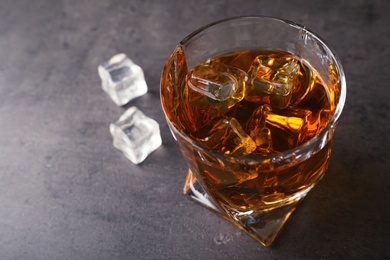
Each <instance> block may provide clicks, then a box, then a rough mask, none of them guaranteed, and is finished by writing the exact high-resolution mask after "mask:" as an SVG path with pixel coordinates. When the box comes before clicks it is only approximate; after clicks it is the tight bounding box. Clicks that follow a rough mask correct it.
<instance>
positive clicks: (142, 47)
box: [0, 0, 390, 259]
mask: <svg viewBox="0 0 390 260" xmlns="http://www.w3.org/2000/svg"><path fill="white" fill-rule="evenodd" d="M238 15H267V16H276V17H280V18H284V19H288V20H292V21H295V22H297V23H300V24H303V25H306V26H307V28H309V29H310V30H312V31H314V32H316V33H317V34H319V35H321V37H322V38H323V39H325V41H326V42H327V43H328V44H329V45H330V46H332V47H333V49H334V50H335V51H336V53H337V54H338V56H339V58H340V59H341V61H342V63H343V66H344V69H345V73H346V76H347V85H348V92H347V102H346V106H345V108H344V112H343V114H342V116H341V120H340V124H339V127H338V129H337V131H336V135H335V139H334V145H333V153H332V158H331V162H330V166H329V169H328V171H327V174H326V176H325V177H324V178H323V180H322V181H321V182H320V183H319V185H317V186H316V187H315V188H314V189H313V190H312V191H311V193H310V194H309V195H308V197H307V198H306V199H305V200H304V202H303V203H302V204H301V205H300V207H299V208H298V209H297V210H296V212H295V213H294V214H293V215H292V216H291V218H290V220H289V221H288V222H287V224H286V225H285V227H284V228H283V230H282V232H281V233H280V235H279V237H278V238H277V240H276V241H275V243H274V245H273V246H272V247H271V248H264V247H262V246H261V245H260V244H259V243H257V242H256V241H255V240H253V239H252V238H250V237H249V236H248V235H246V234H245V233H243V232H241V231H240V230H238V229H237V228H236V227H234V226H233V225H231V224H230V223H228V222H227V221H225V220H222V219H221V218H219V217H218V216H216V215H215V214H214V213H212V212H210V211H208V210H207V209H205V208H202V207H201V206H199V205H198V204H195V203H194V202H192V201H190V200H188V199H187V198H186V197H185V196H183V195H182V187H183V183H184V178H185V172H186V165H185V163H184V161H183V159H182V157H181V154H180V152H179V150H178V147H177V145H176V144H175V142H174V140H173V138H172V137H171V134H170V132H169V130H168V127H167V124H166V122H165V119H164V116H163V112H162V109H161V106H160V98H159V80H160V74H161V71H162V68H163V65H164V62H165V60H166V58H167V57H168V55H169V53H170V52H171V51H172V50H173V48H174V47H175V45H176V44H177V43H178V42H179V41H180V40H181V39H183V38H184V37H185V36H186V35H188V34H189V33H190V32H192V31H193V30H195V29H197V28H198V27H200V26H203V25H206V24H208V23H210V22H212V21H216V20H219V19H222V18H226V17H230V16H238ZM119 52H124V53H126V54H127V55H128V56H129V57H130V58H131V59H132V60H133V61H134V62H135V63H137V64H139V65H140V66H141V67H142V68H143V69H144V72H145V77H146V81H147V83H148V86H149V92H148V93H147V94H146V95H144V96H142V97H140V98H138V99H137V100H135V101H133V102H131V103H130V104H129V105H128V106H130V105H135V106H137V107H138V108H140V109H141V110H142V111H143V112H144V113H145V114H146V115H147V116H149V117H152V118H153V119H155V120H156V121H157V122H158V123H159V124H160V127H161V135H162V138H163V145H162V146H161V147H160V148H159V149H158V150H157V151H155V152H154V153H153V154H151V155H150V156H149V157H148V158H147V159H146V160H145V161H144V163H142V164H141V165H138V166H136V165H133V164H132V163H131V162H130V161H128V160H127V159H126V158H125V157H124V156H123V155H122V154H121V153H120V152H118V151H117V150H116V149H115V148H114V147H113V146H112V137H111V135H110V133H109V130H108V129H109V128H108V127H109V124H110V123H111V122H112V121H114V120H116V119H117V118H118V117H119V116H120V115H121V114H122V113H123V111H124V110H125V108H126V107H128V106H126V107H117V106H116V105H115V103H114V102H113V101H112V100H110V98H109V97H108V96H107V95H106V93H105V92H104V91H103V90H102V89H101V83H100V79H99V77H98V73H97V67H98V65H99V64H100V63H102V62H103V61H105V60H107V59H108V58H110V57H111V56H112V55H114V54H116V53H119ZM389 57H390V1H388V0H384V1H379V0H378V1H370V0H351V1H334V0H326V1H303V0H300V1H280V0H272V1H264V0H263V1H222V0H218V1H210V0H197V1H157V0H156V1H152V0H142V1H141V0H140V1H135V0H133V1H131V0H129V1H124V0H118V1H104V0H96V1H76V0H62V1H60V0H58V1H50V0H47V1H44V0H34V1H30V0H24V1H23V0H20V1H18V0H1V2H0V259H386V258H387V259H389V258H390V247H389V245H390V241H389V240H390V225H389V219H390V212H389V208H390V202H389V201H390V196H389V194H390V180H389V173H390V172H389V166H390V164H389V159H390V158H389V149H390V146H389V142H390V140H389V132H390V127H389V120H390V118H389V113H390V105H389V102H390V90H389V87H390V86H389V82H390V63H389Z"/></svg>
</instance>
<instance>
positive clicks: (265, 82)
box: [245, 55, 299, 108]
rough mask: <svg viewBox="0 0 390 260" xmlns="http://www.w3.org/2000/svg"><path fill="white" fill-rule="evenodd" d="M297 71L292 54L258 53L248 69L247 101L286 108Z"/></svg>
mask: <svg viewBox="0 0 390 260" xmlns="http://www.w3.org/2000/svg"><path fill="white" fill-rule="evenodd" d="M298 72H299V64H298V60H297V59H295V58H294V57H293V56H290V55H285V56H281V57H280V56H275V55H259V56H257V57H256V58H255V60H254V61H253V63H252V65H251V67H250V68H249V71H248V80H247V83H248V92H247V95H246V97H245V99H246V100H248V101H252V102H253V101H254V102H259V101H261V102H263V103H266V104H269V105H271V106H273V107H277V108H286V107H287V106H288V105H289V104H290V101H291V97H292V93H293V89H294V87H295V85H296V82H297V78H298Z"/></svg>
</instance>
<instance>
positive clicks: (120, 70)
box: [98, 53, 148, 106]
mask: <svg viewBox="0 0 390 260" xmlns="http://www.w3.org/2000/svg"><path fill="white" fill-rule="evenodd" d="M98 72H99V76H100V78H101V80H102V88H103V90H104V91H106V92H107V94H108V95H109V96H110V97H111V99H112V100H113V101H114V102H115V103H116V104H117V105H118V106H122V105H125V104H127V103H128V102H129V101H130V100H132V99H135V98H137V97H139V96H142V95H144V94H145V93H146V92H147V91H148V87H147V85H146V81H145V77H144V73H143V71H142V69H141V67H140V66H138V65H137V64H135V63H134V62H133V61H131V60H130V59H129V58H128V57H127V56H126V54H123V53H120V54H117V55H115V56H113V57H112V58H111V59H110V60H108V61H107V62H105V63H103V64H101V65H99V67H98Z"/></svg>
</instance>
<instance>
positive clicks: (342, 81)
mask: <svg viewBox="0 0 390 260" xmlns="http://www.w3.org/2000/svg"><path fill="white" fill-rule="evenodd" d="M263 19H267V20H275V21H278V22H282V23H285V24H286V25H288V26H292V27H295V28H297V29H299V30H302V31H303V32H305V33H307V34H309V35H310V36H312V37H313V38H314V39H315V40H316V41H317V42H318V43H320V44H321V47H323V48H324V49H326V50H327V51H328V53H329V54H330V55H331V58H332V59H333V60H334V62H335V65H336V66H337V68H338V73H339V78H338V79H339V85H340V92H339V99H338V102H337V105H336V108H335V112H334V114H333V116H332V118H331V119H330V120H329V122H328V124H327V125H326V127H324V128H323V129H322V130H321V131H320V132H319V133H317V134H316V135H315V136H313V137H312V138H311V139H309V140H307V141H306V142H304V143H302V144H300V145H298V146H296V147H294V148H291V149H288V150H285V151H283V152H279V153H272V154H268V155H251V154H249V155H245V156H244V155H240V156H237V155H228V154H224V153H222V152H218V151H215V150H211V149H208V148H207V147H204V146H202V145H201V144H200V143H198V142H196V141H195V140H192V139H191V138H190V137H189V136H188V135H187V134H186V133H184V132H183V131H182V129H180V128H177V127H176V126H175V125H174V124H172V122H171V121H170V120H169V119H168V118H167V117H166V118H167V122H168V124H169V127H170V128H171V129H174V130H175V132H177V133H178V134H179V135H180V136H181V138H183V139H184V140H185V141H186V142H188V143H190V144H191V145H192V146H194V147H196V149H199V150H205V151H207V152H208V153H209V154H211V155H214V156H217V157H219V158H220V157H223V158H225V159H227V160H230V159H231V158H235V159H237V160H240V161H244V162H247V163H248V162H256V161H261V160H267V159H275V158H280V159H282V160H285V159H287V160H288V159H290V158H294V161H295V162H297V163H298V162H300V161H302V160H305V158H304V156H303V157H302V159H300V160H295V158H296V157H297V153H298V154H300V153H303V151H305V150H307V149H311V147H313V146H314V144H315V143H316V142H317V141H319V139H322V138H323V137H324V136H325V135H326V134H327V133H328V132H329V131H330V130H331V128H334V127H335V126H336V123H337V121H338V119H339V117H340V115H341V113H342V111H343V108H344V105H345V100H346V92H347V84H346V77H345V73H344V69H343V67H342V65H341V61H340V59H339V58H338V56H337V54H336V52H335V51H334V49H333V48H332V47H330V46H329V45H328V44H326V42H325V41H324V40H323V39H322V38H321V37H320V36H318V35H317V34H316V33H314V32H312V31H310V30H309V29H307V28H306V26H302V25H299V24H297V23H295V22H292V21H289V20H285V19H281V18H277V17H273V16H256V15H251V16H235V17H229V18H225V19H222V20H218V21H215V22H212V23H209V24H207V25H204V26H202V27H200V28H198V29H196V30H195V31H193V32H192V33H190V34H189V35H188V36H186V37H185V38H184V39H183V40H181V41H180V43H179V45H185V44H186V43H188V42H189V41H190V40H191V39H192V38H194V37H195V36H196V35H198V34H200V33H202V32H204V31H206V30H208V29H209V28H211V27H214V26H215V25H219V24H224V23H229V22H233V21H236V20H263ZM162 107H163V111H164V114H165V115H166V113H165V107H164V104H163V105H162ZM327 142H329V140H328V141H327Z"/></svg>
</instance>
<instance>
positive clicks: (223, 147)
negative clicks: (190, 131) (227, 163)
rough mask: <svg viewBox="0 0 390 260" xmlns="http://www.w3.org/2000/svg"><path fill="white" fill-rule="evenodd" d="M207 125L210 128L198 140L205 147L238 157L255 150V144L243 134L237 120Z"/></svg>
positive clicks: (226, 120)
mask: <svg viewBox="0 0 390 260" xmlns="http://www.w3.org/2000/svg"><path fill="white" fill-rule="evenodd" d="M209 125H210V127H211V128H210V129H209V130H208V131H207V132H206V134H205V136H200V139H199V142H201V143H203V144H204V145H206V146H207V147H209V148H211V149H215V150H218V151H221V152H223V153H225V154H230V155H238V156H241V155H248V154H250V153H252V152H253V151H254V150H255V149H256V143H255V142H254V141H253V140H252V138H251V137H250V136H249V135H247V134H246V133H245V131H244V130H243V129H242V127H241V125H240V123H239V122H238V121H237V119H235V118H230V119H220V120H218V121H217V122H215V123H214V122H212V123H210V124H209Z"/></svg>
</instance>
